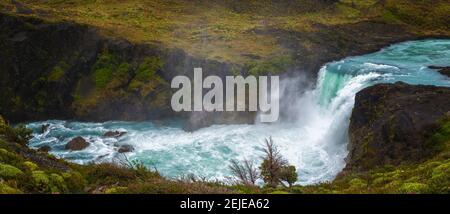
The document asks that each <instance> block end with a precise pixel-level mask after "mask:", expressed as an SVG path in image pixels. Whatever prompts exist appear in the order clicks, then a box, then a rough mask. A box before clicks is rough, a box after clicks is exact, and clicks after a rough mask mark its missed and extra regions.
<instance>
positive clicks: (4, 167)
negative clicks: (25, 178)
mask: <svg viewBox="0 0 450 214" xmlns="http://www.w3.org/2000/svg"><path fill="white" fill-rule="evenodd" d="M20 175H23V172H22V170H20V169H18V168H16V167H14V166H11V165H8V164H0V177H1V178H4V179H10V178H16V177H17V176H20Z"/></svg>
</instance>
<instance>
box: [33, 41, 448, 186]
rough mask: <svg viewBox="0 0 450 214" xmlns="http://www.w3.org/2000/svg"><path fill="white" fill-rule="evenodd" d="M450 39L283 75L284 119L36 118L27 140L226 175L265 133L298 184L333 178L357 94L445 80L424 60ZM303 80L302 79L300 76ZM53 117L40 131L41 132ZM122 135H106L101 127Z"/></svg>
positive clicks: (178, 172) (439, 57)
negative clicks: (124, 148)
mask: <svg viewBox="0 0 450 214" xmlns="http://www.w3.org/2000/svg"><path fill="white" fill-rule="evenodd" d="M449 62H450V40H422V41H410V42H404V43H400V44H396V45H392V46H390V47H388V48H385V49H383V50H381V51H379V52H376V53H372V54H368V55H363V56H356V57H348V58H346V59H343V60H340V61H336V62H330V63H328V64H326V65H324V66H323V67H322V68H321V70H320V72H319V74H318V78H317V83H316V84H315V87H314V88H311V89H309V90H306V91H303V92H295V90H294V92H292V90H289V89H290V87H292V85H295V84H296V83H298V82H301V80H296V79H290V80H284V81H282V82H281V92H282V99H290V100H292V102H291V103H292V104H291V105H289V106H288V107H286V109H281V111H283V112H284V114H287V115H289V120H283V119H282V120H281V121H280V122H278V123H273V124H254V125H214V126H211V127H207V128H203V129H200V130H198V131H195V132H192V133H190V132H185V131H183V129H182V121H176V120H172V121H151V122H120V121H113V122H105V123H81V122H73V121H56V120H51V121H40V122H34V123H29V124H28V125H27V126H28V127H29V128H31V129H33V130H34V131H35V133H34V135H33V136H34V137H33V139H32V140H31V143H30V145H31V146H32V147H35V148H38V147H41V146H43V145H48V146H50V147H51V148H52V151H51V153H53V154H54V155H56V156H59V157H62V158H65V159H67V160H70V161H73V162H76V163H81V164H84V163H88V162H91V161H97V162H101V161H113V160H114V159H115V157H117V155H118V153H117V148H118V146H120V145H125V144H129V145H132V146H133V147H134V148H135V150H134V151H133V152H132V153H129V154H128V157H129V159H131V160H139V161H141V162H143V163H144V164H145V165H146V166H148V167H150V168H156V169H158V171H159V172H160V173H162V174H163V175H165V176H169V177H177V176H182V175H187V174H195V175H197V176H202V177H206V178H210V179H219V180H226V179H227V178H228V177H229V176H230V171H229V168H228V166H229V163H230V160H232V159H237V160H244V159H248V160H252V161H254V162H255V164H259V163H260V161H261V158H260V157H261V155H262V151H261V148H262V146H263V143H264V139H265V138H267V137H270V136H271V137H272V138H273V140H274V142H275V144H276V145H277V146H278V147H279V149H280V152H281V154H282V155H283V156H284V157H285V158H286V159H287V160H288V161H289V163H290V164H292V165H295V166H296V167H297V172H298V176H299V181H298V183H299V184H302V185H305V184H312V183H318V182H325V181H330V180H332V179H333V178H334V177H335V176H336V175H337V173H339V172H340V171H341V170H342V169H343V168H344V166H345V157H346V156H347V149H346V147H347V143H348V134H347V132H348V125H349V117H350V115H351V111H352V108H353V106H354V97H355V94H356V93H357V92H358V91H360V90H362V89H364V88H366V87H368V86H371V85H373V84H376V83H392V82H396V81H404V82H407V83H410V84H426V85H439V86H447V87H450V79H449V78H448V77H445V76H443V75H441V74H439V73H438V72H436V71H433V70H430V69H428V68H427V66H430V65H437V66H448V65H449ZM303 81H304V80H303ZM43 124H50V127H49V129H48V130H47V131H46V132H45V133H42V134H40V133H38V131H39V130H40V128H41V126H42V125H43ZM115 130H119V131H125V132H127V134H126V135H124V136H123V137H120V138H119V139H116V138H105V137H103V134H104V133H105V132H106V131H115ZM76 136H83V137H84V138H85V139H87V140H88V141H89V142H90V143H91V145H90V146H89V147H88V148H87V149H85V150H83V151H74V152H71V151H67V150H64V145H65V144H66V143H67V142H68V141H69V140H70V139H72V138H73V137H76Z"/></svg>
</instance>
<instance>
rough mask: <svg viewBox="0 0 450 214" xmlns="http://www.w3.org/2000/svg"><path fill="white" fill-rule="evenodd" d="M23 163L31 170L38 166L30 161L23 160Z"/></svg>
mask: <svg viewBox="0 0 450 214" xmlns="http://www.w3.org/2000/svg"><path fill="white" fill-rule="evenodd" d="M23 165H25V166H26V167H27V168H28V169H29V170H31V171H35V170H36V169H38V168H39V167H38V165H36V164H35V163H33V162H31V161H25V162H23Z"/></svg>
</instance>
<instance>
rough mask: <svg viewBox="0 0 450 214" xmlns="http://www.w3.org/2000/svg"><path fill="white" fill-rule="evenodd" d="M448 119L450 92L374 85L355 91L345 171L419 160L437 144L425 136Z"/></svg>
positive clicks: (441, 88) (404, 86) (433, 151)
mask: <svg viewBox="0 0 450 214" xmlns="http://www.w3.org/2000/svg"><path fill="white" fill-rule="evenodd" d="M446 118H450V88H445V87H435V86H422V85H420V86H413V85H407V84H405V83H401V82H398V83H395V84H379V85H375V86H372V87H369V88H366V89H364V90H362V91H360V92H358V93H357V95H356V98H355V106H354V109H353V112H352V115H351V119H350V127H349V137H350V139H349V140H350V141H349V145H348V150H349V154H348V157H347V166H346V168H345V170H344V171H365V170H369V169H374V168H377V167H383V166H385V165H399V164H401V163H412V162H418V161H421V160H423V159H424V158H427V157H430V156H432V155H433V154H435V153H436V152H438V151H437V149H439V148H440V147H439V145H434V144H433V141H430V140H429V138H430V134H431V133H434V131H435V129H436V128H437V127H439V123H440V121H442V120H444V119H446Z"/></svg>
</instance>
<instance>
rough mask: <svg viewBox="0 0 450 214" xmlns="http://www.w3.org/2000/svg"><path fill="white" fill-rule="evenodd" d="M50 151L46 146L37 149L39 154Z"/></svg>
mask: <svg viewBox="0 0 450 214" xmlns="http://www.w3.org/2000/svg"><path fill="white" fill-rule="evenodd" d="M51 150H52V148H51V147H50V146H47V145H46V146H42V147H40V148H39V149H38V151H39V152H49V151H51Z"/></svg>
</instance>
